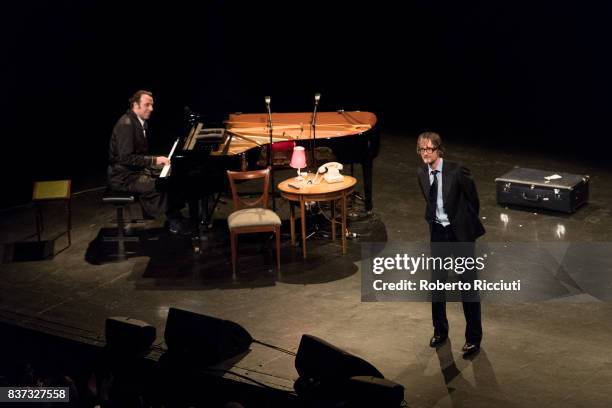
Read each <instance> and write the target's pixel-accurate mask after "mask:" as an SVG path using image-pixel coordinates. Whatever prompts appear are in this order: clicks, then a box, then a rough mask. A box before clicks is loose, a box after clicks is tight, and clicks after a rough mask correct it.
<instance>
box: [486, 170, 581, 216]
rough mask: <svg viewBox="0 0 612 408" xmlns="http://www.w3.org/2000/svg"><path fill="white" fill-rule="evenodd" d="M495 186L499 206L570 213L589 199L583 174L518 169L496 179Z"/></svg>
mask: <svg viewBox="0 0 612 408" xmlns="http://www.w3.org/2000/svg"><path fill="white" fill-rule="evenodd" d="M553 175H559V176H561V178H553V177H551V176H553ZM495 185H496V190H497V203H498V204H501V205H517V206H524V207H532V208H539V209H542V210H552V211H563V212H566V213H573V212H574V211H576V209H577V208H578V207H580V206H581V205H582V204H585V203H586V202H587V201H588V200H589V176H587V175H578V174H569V173H555V172H551V171H545V170H536V169H526V168H521V167H518V168H515V169H512V170H510V171H509V172H508V173H506V174H504V175H503V176H501V177H498V178H496V179H495Z"/></svg>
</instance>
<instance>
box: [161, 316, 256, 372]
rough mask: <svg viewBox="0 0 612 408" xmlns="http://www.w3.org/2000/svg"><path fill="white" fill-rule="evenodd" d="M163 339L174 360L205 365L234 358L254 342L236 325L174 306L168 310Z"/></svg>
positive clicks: (247, 333)
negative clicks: (187, 360)
mask: <svg viewBox="0 0 612 408" xmlns="http://www.w3.org/2000/svg"><path fill="white" fill-rule="evenodd" d="M164 338H165V340H166V345H167V346H168V352H169V353H172V355H173V356H174V357H178V358H182V359H183V360H185V359H189V360H191V361H192V362H194V363H201V364H205V365H208V364H216V363H219V362H221V361H224V360H227V359H229V358H232V357H235V356H237V355H239V354H241V353H243V352H245V351H247V350H248V348H249V346H250V345H251V343H252V342H253V338H252V337H251V335H250V334H249V332H247V331H246V330H245V329H244V328H243V327H242V326H240V325H239V324H237V323H234V322H231V321H229V320H222V319H218V318H216V317H212V316H206V315H202V314H198V313H195V312H190V311H188V310H181V309H176V308H173V307H171V308H170V310H169V311H168V320H167V321H166V330H165V332H164Z"/></svg>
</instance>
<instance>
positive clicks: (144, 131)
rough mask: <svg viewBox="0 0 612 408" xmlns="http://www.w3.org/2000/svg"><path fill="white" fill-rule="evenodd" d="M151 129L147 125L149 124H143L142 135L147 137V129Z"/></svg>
mask: <svg viewBox="0 0 612 408" xmlns="http://www.w3.org/2000/svg"><path fill="white" fill-rule="evenodd" d="M148 127H149V125H148V124H147V122H144V123H143V124H142V134H143V135H144V137H145V138H146V137H147V128H148Z"/></svg>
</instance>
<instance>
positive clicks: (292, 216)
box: [289, 201, 296, 246]
mask: <svg viewBox="0 0 612 408" xmlns="http://www.w3.org/2000/svg"><path fill="white" fill-rule="evenodd" d="M289 220H290V225H291V245H293V246H295V245H296V244H295V203H294V202H293V201H289Z"/></svg>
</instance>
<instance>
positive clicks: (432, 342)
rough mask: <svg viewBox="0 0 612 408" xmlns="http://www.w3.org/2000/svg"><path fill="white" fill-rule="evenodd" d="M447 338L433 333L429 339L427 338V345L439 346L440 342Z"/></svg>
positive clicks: (442, 342)
mask: <svg viewBox="0 0 612 408" xmlns="http://www.w3.org/2000/svg"><path fill="white" fill-rule="evenodd" d="M447 338H448V336H436V335H435V334H434V335H433V337H432V338H431V340H429V347H438V346H441V345H442V344H444V342H445V341H446V339H447Z"/></svg>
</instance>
